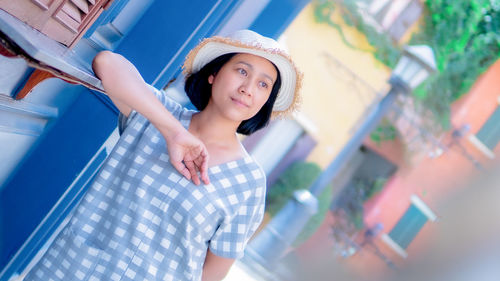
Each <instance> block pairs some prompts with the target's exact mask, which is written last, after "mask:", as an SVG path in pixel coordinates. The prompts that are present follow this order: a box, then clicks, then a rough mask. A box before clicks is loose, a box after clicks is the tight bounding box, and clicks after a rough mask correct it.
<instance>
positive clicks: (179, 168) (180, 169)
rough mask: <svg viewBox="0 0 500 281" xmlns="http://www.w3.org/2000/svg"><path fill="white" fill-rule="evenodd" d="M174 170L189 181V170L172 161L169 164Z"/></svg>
mask: <svg viewBox="0 0 500 281" xmlns="http://www.w3.org/2000/svg"><path fill="white" fill-rule="evenodd" d="M171 163H172V165H173V166H174V168H175V169H176V170H177V171H178V172H179V173H181V175H183V176H184V177H185V178H186V179H188V180H190V179H191V174H190V173H189V170H188V169H187V168H186V166H185V165H184V164H183V163H182V162H178V161H172V162H171Z"/></svg>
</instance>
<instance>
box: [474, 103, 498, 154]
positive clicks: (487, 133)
mask: <svg viewBox="0 0 500 281" xmlns="http://www.w3.org/2000/svg"><path fill="white" fill-rule="evenodd" d="M476 137H477V138H478V139H479V141H480V142H482V143H483V144H484V145H485V146H486V147H487V148H488V149H489V150H491V151H493V150H494V149H495V146H497V144H498V142H500V106H497V108H496V110H495V111H494V112H493V114H491V115H490V117H489V118H488V120H487V121H486V122H485V123H484V124H483V126H482V127H481V129H480V130H479V132H478V133H477V134H476Z"/></svg>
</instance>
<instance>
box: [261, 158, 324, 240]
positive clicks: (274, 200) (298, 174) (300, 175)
mask: <svg viewBox="0 0 500 281" xmlns="http://www.w3.org/2000/svg"><path fill="white" fill-rule="evenodd" d="M320 173H321V168H320V167H319V166H318V165H317V164H316V163H311V162H296V163H294V164H292V165H291V166H290V167H289V168H288V169H287V170H286V171H285V172H284V173H283V174H282V175H281V176H280V177H279V179H278V180H277V181H276V183H275V184H274V185H273V186H272V188H270V189H269V192H268V193H267V195H266V212H267V213H268V214H269V215H271V217H272V216H274V215H276V214H277V213H278V212H279V211H280V210H281V209H282V208H283V207H284V206H285V204H286V203H287V202H288V201H289V200H290V199H291V198H292V196H293V192H294V191H296V190H298V189H308V188H309V186H310V185H311V184H312V183H313V182H314V180H315V179H316V178H317V177H318V176H319V174H320ZM332 193H333V191H332V187H331V186H327V187H325V189H324V190H323V192H322V193H321V194H320V195H319V197H318V212H317V213H316V214H315V215H313V216H312V217H311V218H310V219H309V221H308V222H307V224H306V226H305V227H304V229H303V230H302V232H301V233H300V234H299V235H298V236H297V239H296V241H295V242H294V245H299V244H301V243H303V242H304V241H306V240H307V239H308V238H309V237H310V236H311V235H312V234H313V233H314V232H316V230H317V229H318V227H319V226H320V225H321V223H322V222H323V220H324V218H325V215H326V212H327V211H328V207H329V206H330V202H331V200H332Z"/></svg>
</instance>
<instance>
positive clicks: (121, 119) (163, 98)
mask: <svg viewBox="0 0 500 281" xmlns="http://www.w3.org/2000/svg"><path fill="white" fill-rule="evenodd" d="M148 87H149V88H150V89H151V91H152V92H153V93H154V94H155V96H156V98H157V99H158V100H159V101H160V102H161V103H162V104H163V106H165V108H166V109H167V110H168V111H170V113H172V115H174V117H176V118H177V119H179V117H180V114H181V112H182V109H183V107H182V105H180V104H179V103H178V102H176V101H175V100H173V99H172V98H170V97H168V96H167V95H166V93H165V91H163V90H158V89H156V88H155V87H153V86H151V85H149V84H148ZM136 116H137V112H136V111H135V110H133V109H132V111H131V112H130V114H129V115H128V117H127V116H125V115H123V114H122V113H121V112H120V114H119V115H118V132H119V133H120V135H121V134H122V133H123V131H125V128H126V127H127V126H128V125H129V124H130V123H131V122H132V120H133V119H134V118H135V117H136Z"/></svg>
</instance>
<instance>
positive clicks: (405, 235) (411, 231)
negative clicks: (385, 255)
mask: <svg viewBox="0 0 500 281" xmlns="http://www.w3.org/2000/svg"><path fill="white" fill-rule="evenodd" d="M410 200H411V204H410V207H408V209H407V210H406V212H405V213H404V214H403V216H402V217H401V218H400V219H399V221H398V223H397V224H396V226H394V227H393V228H392V230H391V232H390V233H389V234H388V235H387V234H386V235H382V240H383V241H384V242H386V243H387V244H388V245H389V246H390V247H391V248H393V249H394V250H395V251H396V252H397V253H398V254H400V255H401V256H403V257H405V258H406V257H407V254H406V251H405V249H406V248H407V247H408V245H410V243H411V242H412V241H413V239H415V236H417V234H418V233H419V232H420V230H421V229H422V227H424V225H425V224H426V223H427V221H429V220H430V221H435V220H436V218H437V217H436V215H435V214H434V213H433V212H432V210H431V209H429V207H427V205H426V204H425V203H424V202H423V201H422V200H421V199H420V198H419V197H418V196H416V195H412V196H411V199H410Z"/></svg>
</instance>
